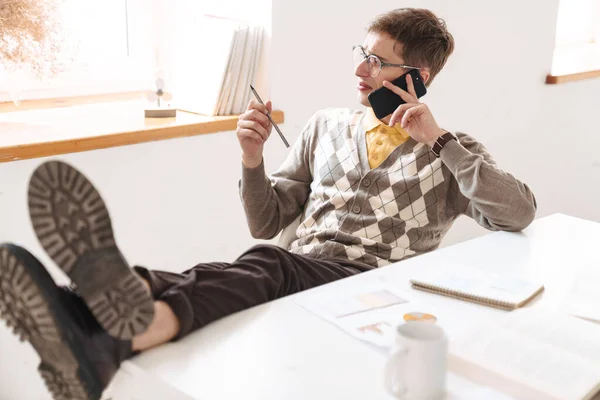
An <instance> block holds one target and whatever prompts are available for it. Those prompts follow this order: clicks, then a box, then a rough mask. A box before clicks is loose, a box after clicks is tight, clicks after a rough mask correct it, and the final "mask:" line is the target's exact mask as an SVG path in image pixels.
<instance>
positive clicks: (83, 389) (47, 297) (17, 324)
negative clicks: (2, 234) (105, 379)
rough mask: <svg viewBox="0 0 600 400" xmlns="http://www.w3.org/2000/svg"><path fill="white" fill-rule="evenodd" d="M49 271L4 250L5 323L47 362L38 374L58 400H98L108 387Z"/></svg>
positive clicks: (0, 266)
mask: <svg viewBox="0 0 600 400" xmlns="http://www.w3.org/2000/svg"><path fill="white" fill-rule="evenodd" d="M58 296H59V294H58V289H57V287H56V285H55V283H54V280H53V279H52V277H51V276H50V275H49V274H48V272H47V271H46V269H45V268H44V267H43V266H42V265H41V264H40V263H39V262H38V261H37V260H36V259H35V257H33V256H32V255H31V254H30V253H29V252H27V251H26V250H25V249H22V248H20V247H17V246H13V245H8V244H2V245H0V318H2V319H4V320H5V321H6V323H7V325H8V326H9V327H11V328H12V330H13V331H14V333H15V334H16V335H17V336H18V337H19V338H20V340H21V341H24V340H27V341H28V342H29V343H30V344H31V345H32V346H33V348H34V349H35V350H36V351H37V353H38V354H39V356H40V358H41V363H40V365H39V366H38V372H39V373H40V375H41V376H42V379H43V380H44V382H45V384H46V387H47V388H48V390H49V392H50V393H51V394H52V397H53V398H54V399H56V400H64V399H70V400H98V399H100V397H101V396H102V391H103V387H102V383H101V381H100V379H99V378H98V376H97V374H96V373H95V369H94V365H93V364H92V363H91V362H90V361H89V359H88V358H87V357H86V356H85V352H84V350H83V347H82V345H81V343H80V342H79V341H78V340H77V339H76V338H75V337H74V335H72V334H70V332H72V331H73V330H74V329H76V327H75V325H74V323H73V322H72V320H71V318H70V316H69V314H68V313H67V311H66V310H65V309H64V308H63V307H62V305H61V303H60V302H59V300H58V298H59V297H58Z"/></svg>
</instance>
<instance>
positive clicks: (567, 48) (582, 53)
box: [551, 0, 600, 76]
mask: <svg viewBox="0 0 600 400" xmlns="http://www.w3.org/2000/svg"><path fill="white" fill-rule="evenodd" d="M593 70H600V0H560V2H559V8H558V18H557V24H556V44H555V48H554V56H553V60H552V70H551V75H554V76H560V75H568V74H575V73H580V72H585V71H593Z"/></svg>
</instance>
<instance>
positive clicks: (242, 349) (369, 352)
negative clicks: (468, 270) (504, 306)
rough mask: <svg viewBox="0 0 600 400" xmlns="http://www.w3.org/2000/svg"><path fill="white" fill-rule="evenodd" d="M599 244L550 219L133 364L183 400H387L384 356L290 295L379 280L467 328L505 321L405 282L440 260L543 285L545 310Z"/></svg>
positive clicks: (221, 328) (571, 224)
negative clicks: (305, 299) (320, 294)
mask: <svg viewBox="0 0 600 400" xmlns="http://www.w3.org/2000/svg"><path fill="white" fill-rule="evenodd" d="M599 243H600V224H597V223H594V222H589V221H585V220H581V219H577V218H573V217H568V216H565V215H561V214H556V215H552V216H550V217H546V218H542V219H539V220H536V221H535V222H534V223H533V224H532V225H531V226H530V227H529V228H527V229H526V230H525V231H524V232H522V233H506V232H496V233H491V234H489V235H486V236H483V237H480V238H477V239H473V240H470V241H467V242H464V243H461V244H458V245H455V246H451V247H447V248H444V249H440V250H437V251H434V252H432V253H429V254H426V255H423V256H420V257H415V258H413V259H409V260H406V261H402V262H399V263H397V264H394V265H391V266H388V267H384V268H380V269H378V270H375V271H371V272H368V273H364V274H361V275H358V276H355V277H352V278H347V279H344V280H341V281H338V282H334V283H331V284H328V285H325V286H321V287H319V288H316V289H312V290H310V291H306V292H303V293H299V294H296V295H293V296H289V297H286V298H283V299H280V300H277V301H274V302H271V303H267V304H264V305H262V306H258V307H255V308H252V309H250V310H246V311H244V312H240V313H237V314H234V315H232V316H229V317H227V318H224V319H222V320H220V321H217V322H216V323H213V324H211V325H209V326H207V327H205V328H204V329H201V330H199V331H197V332H195V333H193V334H192V335H190V336H188V337H186V338H185V339H183V340H182V341H180V342H178V343H170V344H167V345H165V346H162V347H159V348H157V349H154V350H152V351H149V352H146V353H144V354H142V355H140V356H138V357H137V358H135V359H133V360H132V363H134V364H135V365H136V366H137V367H140V368H141V369H143V370H144V371H146V372H148V373H150V374H153V375H154V376H156V377H159V378H161V379H162V380H163V381H164V382H166V383H168V384H170V385H172V386H173V387H175V388H178V389H179V390H180V391H181V392H182V393H185V394H186V395H187V396H189V398H192V399H232V400H233V399H236V400H237V399H261V400H269V399H273V400H281V399H286V400H292V399H298V400H300V399H302V400H305V399H329V398H340V399H342V398H343V399H346V400H347V399H361V400H364V399H391V397H390V396H388V395H387V394H386V392H385V390H384V388H383V381H382V370H383V363H384V360H385V356H384V355H383V354H382V353H380V352H377V351H374V350H373V348H371V347H369V346H367V345H365V344H364V343H362V342H359V341H357V340H356V339H354V338H352V337H350V336H348V335H346V334H345V333H343V332H342V331H341V330H339V329H338V328H336V327H335V326H333V325H332V324H330V323H328V322H326V321H324V320H322V319H320V318H319V317H317V316H316V315H314V314H312V313H310V312H308V311H306V310H305V309H303V308H301V307H300V306H298V305H297V304H296V303H295V297H296V296H305V295H307V294H310V293H311V292H314V291H317V290H319V291H328V292H331V293H332V294H336V293H340V292H342V291H344V287H345V286H346V285H354V284H356V282H359V281H360V282H361V283H364V284H369V283H373V282H381V281H385V282H386V283H388V284H393V285H395V286H396V287H398V288H399V289H401V290H406V291H411V292H412V293H411V294H412V295H413V298H415V299H417V300H418V299H422V300H423V301H426V302H427V303H428V304H435V305H436V307H439V310H440V311H439V312H440V313H443V314H444V315H445V316H446V317H455V318H456V320H460V321H466V323H472V322H474V321H482V320H488V319H493V318H495V317H498V316H500V315H502V314H503V313H505V312H504V311H501V310H496V309H492V308H489V307H484V306H479V305H476V304H471V303H467V302H463V301H460V300H455V299H451V298H446V297H442V296H437V295H433V294H429V293H425V292H419V291H415V290H412V289H411V288H410V286H409V283H408V280H409V278H410V277H411V276H413V275H414V273H415V272H416V271H422V270H424V269H427V268H432V267H434V266H435V265H440V264H441V263H444V262H448V261H451V262H458V263H461V264H465V265H470V266H475V267H478V268H482V269H486V270H490V271H505V272H507V273H511V274H515V275H518V276H521V277H524V278H529V279H535V280H539V281H541V282H543V283H544V285H545V287H546V290H545V291H544V292H543V294H542V295H541V296H540V297H538V298H537V299H536V300H534V301H533V302H532V303H531V304H530V306H531V307H535V306H537V305H539V304H543V305H545V306H550V307H553V306H555V305H558V304H560V303H561V301H562V300H563V298H564V296H565V295H566V294H567V293H568V291H569V289H570V286H571V284H572V283H573V282H574V280H575V279H576V278H577V277H578V276H579V275H580V274H581V273H584V272H585V271H591V270H592V269H594V268H596V269H598V268H599V267H598V266H599V265H600V262H599V261H600V252H598V251H597V249H598V245H599ZM445 328H446V329H448V330H451V327H445ZM449 333H451V332H449ZM448 388H449V395H448V396H447V398H448V399H457V398H460V397H459V393H461V392H462V391H463V390H464V389H468V390H471V389H470V388H472V390H477V389H476V386H475V385H474V384H473V383H471V382H470V381H468V380H466V379H463V378H461V377H459V376H457V375H453V374H449V376H448ZM463 393H464V392H463ZM187 396H182V398H188V397H187Z"/></svg>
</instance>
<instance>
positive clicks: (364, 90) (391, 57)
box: [354, 33, 426, 107]
mask: <svg viewBox="0 0 600 400" xmlns="http://www.w3.org/2000/svg"><path fill="white" fill-rule="evenodd" d="M394 46H395V47H394ZM363 47H364V49H365V52H366V53H367V55H371V54H373V55H376V56H377V57H379V59H380V60H381V61H382V62H387V63H392V64H405V62H404V60H403V59H402V57H400V56H399V55H398V54H402V43H399V42H396V41H395V40H394V39H392V38H391V37H390V36H388V35H386V34H380V33H369V34H368V35H367V37H366V39H365V42H364V43H363ZM407 71H408V70H407V69H405V68H400V67H392V66H385V67H383V68H382V69H381V71H380V72H379V75H378V76H376V77H372V76H371V72H370V70H369V66H368V64H367V60H363V61H362V62H360V63H359V64H358V65H356V68H355V69H354V75H356V77H357V78H358V82H357V90H358V101H359V102H360V103H361V104H362V105H364V106H367V107H370V106H371V105H370V103H369V99H368V96H369V93H371V92H372V91H374V90H376V89H379V88H380V87H382V86H383V81H390V82H391V81H393V80H394V79H396V78H398V77H399V76H400V75H402V74H404V73H406V72H407ZM423 79H426V77H425V76H423Z"/></svg>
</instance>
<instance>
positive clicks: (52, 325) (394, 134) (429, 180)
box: [0, 9, 536, 399]
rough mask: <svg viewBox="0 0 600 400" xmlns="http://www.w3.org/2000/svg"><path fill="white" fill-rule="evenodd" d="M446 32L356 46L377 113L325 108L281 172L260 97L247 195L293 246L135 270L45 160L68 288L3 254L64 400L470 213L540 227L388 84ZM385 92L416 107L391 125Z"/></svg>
mask: <svg viewBox="0 0 600 400" xmlns="http://www.w3.org/2000/svg"><path fill="white" fill-rule="evenodd" d="M453 48H454V43H453V39H452V36H451V35H450V33H448V31H447V30H446V26H445V24H444V22H443V21H441V20H439V19H438V18H437V17H436V16H435V15H434V14H432V13H431V12H429V11H427V10H420V9H400V10H394V11H391V12H389V13H387V14H385V15H382V16H379V17H378V18H377V19H375V21H374V22H373V23H372V24H371V25H370V26H369V29H368V35H367V37H366V40H365V42H364V44H363V45H362V46H355V48H354V53H355V56H356V58H357V63H356V70H355V74H356V76H357V81H358V86H357V90H358V99H359V101H360V103H361V104H362V105H363V106H365V107H367V109H366V111H357V110H348V109H327V110H323V111H320V112H317V113H316V114H315V115H314V116H313V117H312V118H311V120H310V121H309V122H308V124H307V125H306V127H305V129H304V130H303V132H302V134H301V136H300V138H299V139H298V141H297V142H296V143H295V145H294V147H293V149H292V151H291V153H290V155H289V157H288V158H287V160H286V161H285V162H284V164H283V165H282V166H281V168H280V169H279V170H278V171H277V172H275V173H274V174H273V175H272V176H271V177H267V176H266V175H265V171H264V167H263V162H262V153H263V144H264V142H265V141H266V140H267V139H268V137H269V135H270V131H271V126H270V124H269V121H268V119H267V117H266V113H267V112H268V111H269V110H270V109H271V104H270V103H267V105H266V107H265V106H262V105H260V104H258V103H256V102H251V103H250V105H249V107H248V110H247V112H246V113H245V114H243V115H242V116H241V117H240V119H239V123H238V131H237V132H238V138H239V141H240V145H241V147H242V154H243V156H242V162H243V166H242V179H241V182H240V194H241V199H242V202H243V206H244V209H245V211H246V215H247V220H248V225H249V227H250V231H251V232H252V235H253V236H254V237H256V238H273V237H275V236H276V235H277V234H278V233H279V232H280V231H281V230H282V229H283V228H284V227H286V226H287V225H288V224H290V223H291V222H292V221H294V220H295V219H296V218H297V217H299V216H300V217H301V224H300V226H299V228H298V230H297V236H298V238H297V239H296V240H295V241H294V242H292V243H291V245H290V246H289V249H287V250H285V249H282V248H279V247H275V246H269V245H260V246H255V247H253V248H251V249H250V250H248V251H247V252H246V253H244V254H242V255H241V256H240V257H239V258H238V259H237V260H236V261H235V262H233V263H217V262H215V263H207V264H200V265H197V266H195V267H194V268H192V269H190V270H188V271H186V272H184V273H182V274H173V273H167V272H161V271H152V270H148V269H146V268H143V267H135V268H134V269H130V268H129V266H128V264H127V262H126V261H125V259H124V258H123V257H122V255H121V253H120V251H119V249H118V248H117V246H116V243H115V241H114V237H113V232H112V228H111V222H110V219H109V215H108V211H107V209H106V207H105V205H104V203H103V201H102V199H101V197H100V195H99V194H98V192H97V191H96V189H95V188H94V187H93V186H92V184H91V183H90V182H89V181H88V180H87V179H86V178H85V177H84V176H83V175H82V174H81V173H80V172H78V171H77V170H75V169H74V168H72V167H71V166H69V165H67V164H64V163H60V162H56V161H55V162H49V163H45V164H43V165H41V166H40V167H39V168H38V169H37V170H36V171H35V172H34V174H33V176H32V178H31V181H30V187H29V209H30V216H31V220H32V224H33V227H34V230H35V232H36V234H37V237H38V238H39V240H40V243H41V244H42V246H43V247H44V249H45V250H46V251H47V252H48V254H49V255H50V257H51V258H52V259H53V260H54V261H55V262H56V263H57V264H58V265H59V266H60V267H61V268H62V269H63V270H64V271H65V272H66V273H67V274H68V275H69V277H70V278H71V279H72V281H73V286H72V287H71V288H63V287H57V286H56V285H55V284H54V282H53V281H52V279H51V278H50V276H49V275H48V273H47V272H46V270H45V269H44V267H43V266H42V265H41V264H40V263H39V262H38V261H37V260H36V259H35V258H34V257H33V256H32V255H31V254H30V253H28V252H27V251H26V250H24V249H22V248H20V247H17V246H14V245H10V244H5V245H3V246H2V247H0V287H1V291H0V313H1V314H2V316H3V318H5V319H6V320H7V321H8V322H9V323H10V324H11V325H12V326H13V327H14V328H15V330H16V332H17V333H18V334H20V335H22V337H23V338H25V339H27V340H28V341H29V342H30V343H31V344H32V345H33V347H34V348H35V349H36V350H37V352H38V353H39V355H40V357H41V360H42V362H41V364H40V368H39V370H40V372H41V374H42V376H43V378H44V379H45V381H46V382H47V384H48V387H49V389H50V391H51V392H52V394H53V395H54V397H55V398H56V399H65V398H66V399H97V398H99V396H100V394H101V393H102V391H103V390H104V388H105V387H106V386H107V384H108V383H109V382H110V380H111V378H112V376H113V375H114V374H115V372H116V371H117V369H118V368H119V365H120V363H121V362H122V361H123V360H125V359H127V358H129V357H131V355H132V354H134V353H136V352H140V351H144V350H146V349H149V348H151V347H154V346H158V345H160V344H162V343H165V342H168V341H172V340H178V339H179V338H181V337H183V336H185V335H187V334H189V333H190V332H192V331H194V330H196V329H199V328H201V327H203V326H205V325H206V324H208V323H210V322H212V321H215V320H217V319H218V318H221V317H223V316H226V315H229V314H231V313H234V312H237V311H240V310H243V309H246V308H248V307H251V306H254V305H257V304H260V303H263V302H266V301H270V300H273V299H276V298H279V297H282V296H286V295H288V294H291V293H295V292H298V291H301V290H304V289H308V288H311V287H315V286H317V285H321V284H324V283H327V282H331V281H334V280H336V279H340V278H344V277H347V276H351V275H354V274H358V273H361V272H364V271H368V270H370V269H373V268H377V267H380V266H384V265H387V264H390V263H393V262H397V261H400V260H403V259H406V258H408V257H411V256H415V255H418V254H423V253H426V252H429V251H431V250H434V249H435V248H437V247H438V245H439V244H440V242H441V240H442V238H443V236H444V234H445V233H446V232H447V231H448V229H449V228H450V226H451V225H452V223H453V221H454V220H455V219H456V218H457V217H458V216H460V215H461V214H465V215H468V216H470V217H471V218H474V219H475V220H476V221H477V222H478V223H479V224H481V225H482V226H484V227H486V228H488V229H491V230H508V231H518V230H521V229H523V228H525V227H526V226H527V225H528V224H529V223H530V222H531V221H532V220H533V218H534V215H535V211H536V203H535V199H534V196H533V194H532V193H531V191H530V190H529V188H528V187H527V186H526V185H525V184H523V183H521V182H520V181H518V180H517V179H515V178H514V177H513V176H511V175H509V174H508V173H506V172H503V171H502V170H501V169H499V168H498V167H497V166H496V164H495V163H494V161H493V159H492V157H491V156H490V155H489V153H488V152H487V151H486V150H485V149H484V147H483V146H482V145H481V144H480V143H478V142H477V141H476V140H475V139H473V138H471V137H470V136H467V135H465V134H458V135H457V136H454V135H453V134H451V133H448V132H446V131H444V130H443V129H441V128H440V127H439V126H438V125H437V123H436V121H435V119H434V118H433V116H432V114H431V112H430V110H429V109H428V107H427V105H426V104H424V103H421V102H419V100H418V99H417V98H416V95H415V90H414V85H413V82H412V81H411V80H408V82H407V83H408V91H402V90H401V89H399V88H397V87H395V86H393V85H391V84H390V83H389V82H390V81H392V80H394V79H395V78H397V77H399V76H400V75H402V74H404V73H405V72H406V71H408V70H410V69H415V68H417V69H418V70H419V72H420V74H421V76H422V78H423V80H424V81H425V82H427V84H430V83H431V82H432V80H433V79H434V77H435V76H436V75H437V74H438V73H439V72H440V71H441V69H442V67H443V66H444V64H445V63H446V61H447V59H448V57H449V56H450V54H451V53H452V51H453ZM382 86H386V87H388V88H390V89H392V90H393V91H394V92H395V93H396V94H398V96H400V97H402V99H404V100H405V101H406V104H403V105H401V106H400V107H398V109H397V110H396V111H394V112H393V113H392V114H391V115H389V116H387V117H385V118H384V119H383V120H381V121H380V120H378V119H377V118H375V116H374V114H373V112H372V111H371V110H370V109H369V108H368V107H369V102H368V98H367V96H368V94H369V93H370V92H372V91H373V90H375V89H377V88H380V87H382Z"/></svg>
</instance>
